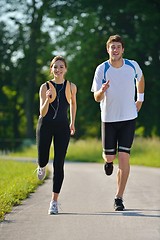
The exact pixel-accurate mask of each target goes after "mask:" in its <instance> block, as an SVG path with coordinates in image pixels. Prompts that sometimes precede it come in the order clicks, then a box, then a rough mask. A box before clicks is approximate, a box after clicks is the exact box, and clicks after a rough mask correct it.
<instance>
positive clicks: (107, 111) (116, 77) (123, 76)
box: [91, 60, 142, 122]
mask: <svg viewBox="0 0 160 240" xmlns="http://www.w3.org/2000/svg"><path fill="white" fill-rule="evenodd" d="M127 61H129V62H130V63H131V65H133V66H134V68H135V70H134V68H133V67H132V66H130V65H128V64H126V63H125V60H123V66H122V67H120V68H114V67H113V66H112V65H111V64H110V63H109V61H107V62H108V69H107V71H106V73H105V80H106V81H108V80H110V87H109V88H108V89H107V90H106V92H105V93H104V98H103V100H102V101H101V102H100V108H101V120H102V122H118V121H125V120H131V119H135V118H136V117H137V109H136V104H135V71H136V80H137V81H140V79H141V77H142V70H141V68H140V67H139V65H138V63H137V62H135V61H133V60H127ZM104 68H105V62H103V63H101V64H100V65H98V67H97V68H96V71H95V75H94V79H93V83H92V88H91V91H92V92H96V91H98V90H100V88H101V86H102V80H103V79H104Z"/></svg>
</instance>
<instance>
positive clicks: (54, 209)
mask: <svg viewBox="0 0 160 240" xmlns="http://www.w3.org/2000/svg"><path fill="white" fill-rule="evenodd" d="M48 214H49V215H51V214H58V202H56V201H51V202H50V206H49V210H48Z"/></svg>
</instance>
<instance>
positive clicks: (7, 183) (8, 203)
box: [0, 159, 42, 221]
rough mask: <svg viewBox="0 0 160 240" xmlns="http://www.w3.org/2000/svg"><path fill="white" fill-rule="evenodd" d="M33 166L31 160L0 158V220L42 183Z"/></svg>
mask: <svg viewBox="0 0 160 240" xmlns="http://www.w3.org/2000/svg"><path fill="white" fill-rule="evenodd" d="M35 168H36V165H35V164H34V163H31V162H16V161H9V160H2V159H1V160H0V221H2V220H3V219H4V216H5V214H6V213H8V212H10V211H11V210H12V207H13V206H15V205H18V204H20V203H21V200H23V199H25V198H27V197H28V196H29V194H30V193H32V192H34V191H35V189H36V188H37V186H38V185H40V184H42V182H40V181H39V180H38V179H37V176H36V173H34V170H35Z"/></svg>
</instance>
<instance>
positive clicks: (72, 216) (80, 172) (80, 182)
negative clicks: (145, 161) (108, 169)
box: [0, 163, 160, 240]
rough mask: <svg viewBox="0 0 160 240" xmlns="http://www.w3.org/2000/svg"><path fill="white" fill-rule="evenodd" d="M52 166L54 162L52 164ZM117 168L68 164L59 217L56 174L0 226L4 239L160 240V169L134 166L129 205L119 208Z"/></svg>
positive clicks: (127, 203) (129, 189)
mask: <svg viewBox="0 0 160 240" xmlns="http://www.w3.org/2000/svg"><path fill="white" fill-rule="evenodd" d="M49 167H51V165H49ZM116 172H117V166H115V167H114V173H113V174H112V175H111V176H109V177H108V176H106V175H105V174H104V171H103V164H97V163H65V179H64V183H63V187H62V191H61V194H60V197H59V201H60V203H61V209H59V214H58V215H51V216H50V215H48V208H49V202H50V198H51V191H52V173H51V176H50V178H49V179H47V180H45V183H44V184H43V185H42V186H40V187H38V189H37V191H36V192H35V193H33V194H31V195H30V197H29V198H28V199H26V200H24V201H23V202H22V204H21V205H19V206H16V207H14V208H13V211H12V212H11V213H10V214H7V215H6V217H5V220H4V221H3V222H2V223H1V224H0V239H1V240H107V239H110V240H160V169H156V168H147V167H135V166H132V167H131V173H130V177H129V180H128V184H127V188H126V192H125V196H124V204H125V207H126V210H125V211H123V212H115V211H114V209H113V199H114V195H115V190H116Z"/></svg>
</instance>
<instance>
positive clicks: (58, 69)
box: [51, 60, 67, 78]
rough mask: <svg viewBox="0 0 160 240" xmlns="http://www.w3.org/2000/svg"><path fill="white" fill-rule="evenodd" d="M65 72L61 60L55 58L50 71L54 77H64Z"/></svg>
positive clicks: (65, 69)
mask: <svg viewBox="0 0 160 240" xmlns="http://www.w3.org/2000/svg"><path fill="white" fill-rule="evenodd" d="M66 72H67V68H66V66H65V64H64V62H63V61H61V60H57V61H56V62H55V63H54V64H53V65H52V68H51V73H53V75H54V76H55V77H58V78H59V77H64V75H65V73H66Z"/></svg>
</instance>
